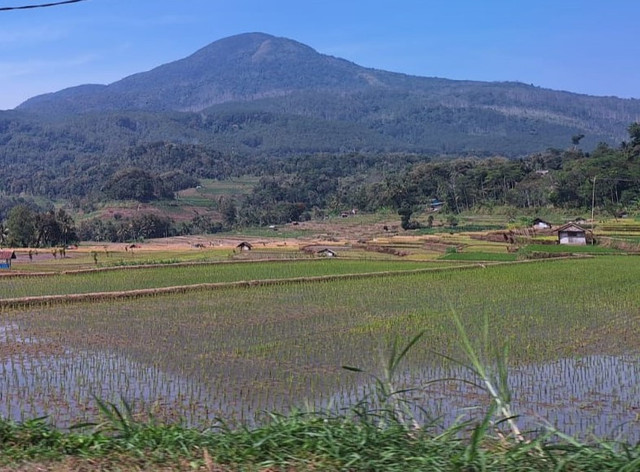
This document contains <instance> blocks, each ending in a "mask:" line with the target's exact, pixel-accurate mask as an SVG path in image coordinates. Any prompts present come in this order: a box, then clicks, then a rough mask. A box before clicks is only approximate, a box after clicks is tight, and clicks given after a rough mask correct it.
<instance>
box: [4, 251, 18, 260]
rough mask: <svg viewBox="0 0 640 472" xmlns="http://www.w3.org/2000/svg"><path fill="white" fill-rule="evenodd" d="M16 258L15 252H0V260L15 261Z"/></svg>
mask: <svg viewBox="0 0 640 472" xmlns="http://www.w3.org/2000/svg"><path fill="white" fill-rule="evenodd" d="M15 258H16V253H15V251H12V250H6V249H5V250H0V259H3V260H6V259H15Z"/></svg>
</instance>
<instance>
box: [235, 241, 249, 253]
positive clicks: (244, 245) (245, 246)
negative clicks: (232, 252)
mask: <svg viewBox="0 0 640 472" xmlns="http://www.w3.org/2000/svg"><path fill="white" fill-rule="evenodd" d="M236 249H238V250H240V251H251V250H252V249H253V246H252V245H251V244H249V243H248V242H246V241H242V242H241V243H240V244H238V245H237V246H236Z"/></svg>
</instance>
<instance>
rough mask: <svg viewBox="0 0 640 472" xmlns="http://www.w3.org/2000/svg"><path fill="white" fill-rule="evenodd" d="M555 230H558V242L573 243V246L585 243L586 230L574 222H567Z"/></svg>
mask: <svg viewBox="0 0 640 472" xmlns="http://www.w3.org/2000/svg"><path fill="white" fill-rule="evenodd" d="M556 231H557V232H558V244H573V245H575V246H585V245H586V244H587V232H586V230H585V229H584V228H583V227H581V226H578V225H577V224H575V223H567V224H566V225H564V226H561V227H560V228H558V229H557V230H556Z"/></svg>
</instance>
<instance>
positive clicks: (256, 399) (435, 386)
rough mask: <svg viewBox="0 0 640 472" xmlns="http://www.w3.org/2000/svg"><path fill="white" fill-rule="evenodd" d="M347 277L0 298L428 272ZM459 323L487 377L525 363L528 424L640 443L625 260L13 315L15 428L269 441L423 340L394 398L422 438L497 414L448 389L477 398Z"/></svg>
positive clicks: (637, 366) (5, 353)
mask: <svg viewBox="0 0 640 472" xmlns="http://www.w3.org/2000/svg"><path fill="white" fill-rule="evenodd" d="M336 262H338V261H334V260H331V261H313V262H311V261H309V262H293V261H292V262H279V263H277V264H274V263H271V264H268V263H246V264H235V265H231V264H230V265H219V266H190V267H179V268H169V267H162V268H154V269H137V270H132V271H108V272H102V273H91V274H85V275H82V276H64V275H57V276H55V277H46V278H27V279H22V278H17V279H6V280H5V279H0V290H1V291H2V292H1V293H2V295H1V296H2V297H15V296H18V295H16V294H18V293H20V294H25V295H33V294H36V293H38V294H45V293H61V292H64V293H75V292H76V291H77V292H80V291H82V290H88V291H93V290H95V289H96V287H101V288H100V291H102V290H104V289H105V287H109V290H126V289H127V288H130V287H132V286H135V287H141V286H145V287H154V286H159V285H161V284H172V283H176V282H177V283H178V284H181V285H182V284H186V283H192V282H193V283H200V282H202V280H203V278H207V280H217V281H223V280H229V281H233V280H238V279H240V280H249V279H260V278H274V277H279V276H282V277H283V279H286V278H290V277H297V276H309V275H312V274H315V275H328V274H335V273H338V274H348V273H371V272H376V271H377V270H384V271H387V270H396V271H397V270H401V269H402V268H405V269H414V268H417V267H424V264H422V265H421V264H420V263H411V262H396V263H391V262H388V261H340V263H341V264H335V263H336ZM378 264H379V265H378ZM394 264H395V265H394ZM414 264H415V267H414ZM443 264H445V263H443ZM453 313H455V314H456V316H458V317H459V319H460V320H461V322H462V324H463V326H464V329H465V330H466V332H467V334H468V335H469V337H470V339H471V340H472V342H473V343H474V345H475V348H476V349H477V351H478V352H479V353H481V355H482V356H483V358H484V359H485V362H486V363H487V365H491V364H492V359H493V354H494V353H495V352H494V351H499V350H500V349H501V347H502V346H508V352H509V357H508V366H509V371H510V377H509V379H510V387H511V389H512V392H513V398H514V410H515V411H516V413H519V414H520V415H521V418H520V419H519V421H521V422H522V424H523V425H525V426H526V428H528V429H537V428H542V425H547V424H548V425H552V426H554V427H557V428H558V429H560V430H561V431H564V432H566V433H568V434H575V435H578V436H588V435H590V434H595V435H597V436H600V437H605V438H612V439H624V440H627V441H637V440H640V416H639V413H640V356H639V353H640V259H638V258H637V257H634V256H613V255H602V256H598V257H590V258H586V257H585V258H580V259H569V260H551V261H539V262H527V263H511V264H499V265H486V264H484V265H477V266H476V267H475V268H471V269H468V270H464V271H461V270H438V271H424V272H417V273H411V272H409V271H407V272H406V273H405V274H404V275H402V276H378V277H369V276H366V277H365V276H362V277H354V278H349V279H341V280H313V281H306V282H304V281H303V282H297V283H295V284H293V283H288V282H287V281H286V280H283V281H282V283H279V284H275V285H253V286H247V287H227V288H219V289H216V290H200V291H195V292H191V293H188V294H172V295H157V296H147V297H143V298H138V299H130V300H122V301H99V300H97V301H93V302H91V303H88V302H80V303H75V302H74V303H67V304H57V305H52V306H48V307H27V308H21V309H10V310H5V311H2V312H0V382H2V387H1V388H0V414H1V415H2V416H6V417H9V418H13V419H15V420H24V419H28V418H33V417H37V416H42V415H48V417H49V418H50V420H51V421H52V422H53V423H54V424H56V425H58V426H60V427H66V426H69V425H71V424H74V423H77V422H81V421H83V420H85V419H90V418H94V417H95V414H96V401H95V397H94V396H97V397H99V398H102V399H104V400H106V401H113V402H116V403H118V402H119V400H120V399H121V398H122V399H125V400H126V401H127V402H128V403H129V404H131V405H133V407H134V409H135V410H136V411H139V412H146V413H147V414H153V415H154V416H156V417H158V418H162V419H169V420H179V421H183V422H184V423H186V424H189V425H195V426H198V427H203V426H207V425H210V424H214V423H215V422H216V421H217V418H224V419H225V420H226V421H229V422H231V423H235V424H239V423H245V424H256V423H260V422H262V421H264V418H265V411H274V410H275V411H281V412H286V411H289V410H290V409H291V408H294V407H301V408H308V409H312V410H319V409H328V410H332V411H339V410H340V409H342V408H345V407H347V406H349V405H353V403H354V402H356V401H358V400H360V399H362V398H363V397H364V396H366V395H367V394H368V393H371V392H372V390H371V388H372V387H371V377H370V376H369V375H368V374H365V373H356V372H351V371H347V370H345V369H343V368H342V366H345V365H347V366H356V367H360V368H362V369H365V370H366V371H368V372H370V373H371V374H374V375H382V367H381V366H382V365H383V364H384V361H385V359H386V358H388V356H389V352H388V351H389V346H390V345H391V344H392V343H393V341H394V339H398V340H400V342H401V343H403V342H406V341H408V340H409V339H411V338H413V337H414V336H415V335H416V334H417V333H420V332H424V334H423V337H422V338H421V339H420V341H419V342H418V343H417V344H416V345H415V346H414V347H413V348H412V349H411V350H410V351H409V353H408V355H407V357H406V359H405V362H404V364H403V365H402V369H401V371H400V372H399V376H398V378H397V379H396V380H395V381H396V383H397V386H398V387H405V386H406V387H412V388H415V390H413V391H412V392H411V401H412V402H413V404H415V405H419V406H421V407H422V408H424V409H425V411H426V412H427V414H424V413H419V416H420V419H421V420H423V421H426V420H427V417H429V418H436V421H437V422H439V423H441V424H442V425H443V426H448V425H450V424H451V423H452V422H455V421H456V419H458V418H466V417H469V415H474V414H475V412H476V411H484V410H483V409H484V408H486V405H487V403H488V398H487V396H486V395H485V394H484V393H483V392H482V391H480V390H478V389H475V388H474V387H471V386H470V385H469V384H466V383H464V382H461V381H459V380H446V381H445V380H442V381H437V382H433V383H432V382H431V381H433V380H437V379H451V378H456V379H465V380H471V381H473V380H474V377H473V375H471V374H470V373H468V372H467V371H466V370H465V369H464V368H462V367H460V366H459V365H458V364H455V363H452V362H451V361H449V360H447V359H446V358H445V357H443V356H442V355H441V354H444V355H446V356H450V357H453V358H457V359H462V358H463V357H464V353H463V351H462V349H461V347H460V346H461V339H460V333H459V331H458V330H457V329H456V326H455V323H454V322H453ZM485 326H486V327H488V329H485ZM476 380H477V379H476ZM474 408H479V409H480V410H475V409H474ZM416 411H417V410H416Z"/></svg>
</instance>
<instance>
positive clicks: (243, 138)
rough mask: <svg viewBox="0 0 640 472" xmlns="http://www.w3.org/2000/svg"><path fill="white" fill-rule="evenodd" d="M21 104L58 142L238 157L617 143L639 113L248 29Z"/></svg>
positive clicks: (613, 102)
mask: <svg viewBox="0 0 640 472" xmlns="http://www.w3.org/2000/svg"><path fill="white" fill-rule="evenodd" d="M15 112H17V113H18V114H17V115H15V114H14V115H12V116H13V119H14V120H20V119H21V117H23V119H25V120H31V121H32V120H36V121H37V120H40V122H41V123H47V124H46V126H45V125H42V127H44V128H46V129H47V132H48V133H49V134H48V136H49V137H50V140H51V143H50V146H52V147H56V146H57V144H56V139H58V138H56V136H58V135H60V134H62V135H65V136H66V135H68V134H69V133H72V134H74V135H75V136H76V138H77V140H79V141H78V143H79V144H78V145H81V141H82V140H85V141H86V142H91V143H93V144H92V145H91V146H92V147H94V148H95V149H103V150H110V151H114V152H115V151H116V150H117V147H118V143H124V144H127V145H129V144H137V143H140V142H148V141H153V140H163V141H172V142H184V143H190V144H201V145H206V146H211V147H214V148H216V149H218V150H221V151H225V152H231V151H233V152H235V153H239V154H243V153H244V154H280V155H282V154H295V153H303V152H323V151H326V152H340V151H344V150H347V151H361V152H389V151H408V152H418V153H429V154H475V155H495V154H504V155H509V156H517V155H523V154H527V153H531V152H535V151H540V150H544V149H547V148H550V147H559V148H566V147H567V146H568V145H570V143H571V137H572V136H575V135H579V134H584V135H585V138H584V140H583V141H582V142H581V144H582V145H583V146H584V147H587V148H588V147H594V146H595V145H596V144H597V143H598V142H608V143H610V144H614V145H617V144H618V143H620V141H622V140H623V139H625V138H626V137H627V133H626V129H627V127H628V125H629V124H630V123H631V122H632V121H635V120H637V119H638V117H640V100H634V99H619V98H615V97H593V96H588V95H579V94H573V93H569V92H560V91H553V90H548V89H542V88H539V87H534V86H531V85H526V84H522V83H515V82H477V81H460V80H447V79H441V78H430V77H415V76H409V75H404V74H399V73H393V72H386V71H382V70H376V69H370V68H364V67H361V66H358V65H356V64H354V63H352V62H349V61H346V60H343V59H339V58H335V57H331V56H327V55H323V54H320V53H318V52H316V51H315V50H313V49H312V48H310V47H308V46H306V45H304V44H301V43H299V42H296V41H293V40H290V39H285V38H278V37H274V36H270V35H267V34H263V33H248V34H241V35H237V36H233V37H229V38H226V39H222V40H219V41H216V42H214V43H212V44H210V45H208V46H206V47H204V48H202V49H200V50H199V51H197V52H195V53H194V54H192V55H191V56H189V57H186V58H184V59H181V60H178V61H175V62H172V63H169V64H165V65H162V66H159V67H157V68H155V69H153V70H150V71H148V72H142V73H139V74H135V75H132V76H129V77H126V78H124V79H122V80H120V81H117V82H114V83H112V84H110V85H82V86H78V87H72V88H69V89H65V90H62V91H59V92H56V93H51V94H46V95H41V96H37V97H34V98H31V99H29V100H27V101H26V102H24V103H23V104H21V105H20V106H19V107H17V109H16V110H15ZM15 112H14V113H15ZM5 115H6V114H5ZM2 117H3V115H2V114H0V120H1V119H2ZM99 122H102V123H103V127H104V128H103V129H104V131H106V130H107V129H108V130H109V134H108V135H107V133H106V132H105V133H102V132H101V129H100V126H99V125H97V127H96V126H91V127H90V129H88V128H87V126H89V125H85V123H99ZM14 125H15V123H14ZM13 127H14V128H15V127H16V126H13ZM18 127H19V126H18ZM7 128H10V127H7ZM25 139H26V138H25ZM5 140H6V138H5ZM9 140H10V139H9ZM86 142H85V144H86ZM2 143H3V137H2V126H0V146H1V145H2ZM1 157H2V149H1V148H0V158H1Z"/></svg>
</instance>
